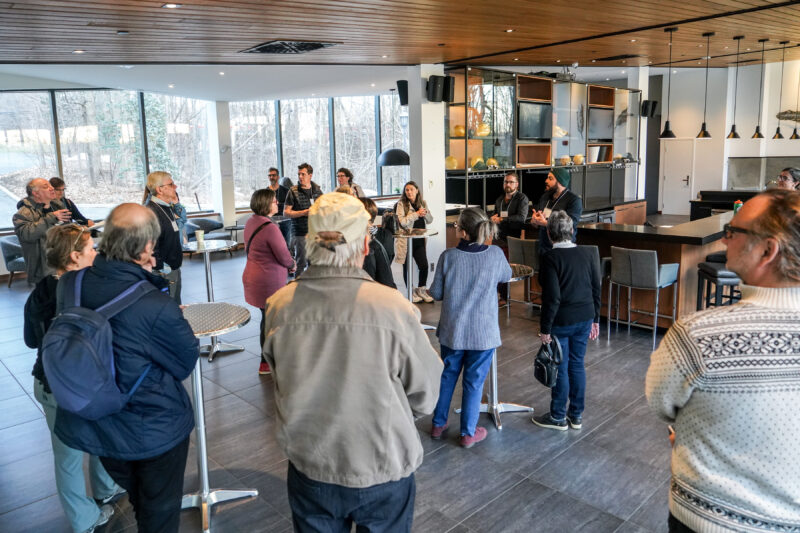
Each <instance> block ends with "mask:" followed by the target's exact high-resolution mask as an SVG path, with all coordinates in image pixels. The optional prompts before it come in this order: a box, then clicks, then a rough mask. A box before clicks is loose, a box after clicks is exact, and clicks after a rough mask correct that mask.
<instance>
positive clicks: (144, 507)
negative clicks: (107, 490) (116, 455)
mask: <svg viewBox="0 0 800 533" xmlns="http://www.w3.org/2000/svg"><path fill="white" fill-rule="evenodd" d="M188 452H189V437H186V440H184V441H183V442H181V443H180V444H178V445H177V446H175V447H174V448H172V449H171V450H168V451H166V452H164V453H162V454H161V455H158V456H156V457H151V458H149V459H142V460H139V461H120V460H118V459H111V458H109V457H101V458H100V461H101V462H102V463H103V466H104V467H105V469H106V471H107V472H108V474H109V475H110V476H111V478H112V479H113V480H114V481H116V482H117V484H118V485H119V486H120V487H122V488H124V489H125V490H127V491H128V498H129V499H130V502H131V505H133V511H134V513H135V514H136V523H137V526H138V530H139V533H176V532H177V531H178V526H179V524H180V518H181V499H182V498H183V472H184V470H185V469H186V455H187V453H188Z"/></svg>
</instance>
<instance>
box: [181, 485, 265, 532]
mask: <svg viewBox="0 0 800 533" xmlns="http://www.w3.org/2000/svg"><path fill="white" fill-rule="evenodd" d="M256 496H258V491H257V490H248V489H243V490H228V489H211V490H210V491H208V494H203V493H202V492H195V493H194V494H184V496H183V499H182V500H181V509H192V508H197V509H200V514H201V517H202V521H203V532H204V533H208V532H209V531H210V530H211V508H212V507H213V506H214V505H216V504H218V503H222V502H227V501H230V500H238V499H239V498H255V497H256Z"/></svg>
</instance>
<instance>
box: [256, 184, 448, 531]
mask: <svg viewBox="0 0 800 533" xmlns="http://www.w3.org/2000/svg"><path fill="white" fill-rule="evenodd" d="M368 221H369V215H368V214H367V212H366V211H365V210H364V207H363V206H362V204H361V202H360V201H359V200H358V199H356V198H354V197H352V196H350V195H347V194H342V193H330V194H326V195H324V196H322V197H321V198H320V199H319V200H317V202H316V203H315V204H314V205H313V206H311V209H310V210H309V213H308V229H309V231H308V259H309V261H310V263H311V267H310V268H309V269H308V271H306V273H305V274H304V275H303V276H302V277H301V278H299V279H298V280H297V281H295V282H294V283H290V284H289V285H287V286H286V287H284V288H282V289H280V290H278V292H276V293H275V294H274V295H272V297H270V298H269V300H267V309H266V318H265V326H264V331H265V332H266V340H265V342H264V349H263V353H264V356H265V357H266V359H267V361H268V362H269V364H270V366H271V367H272V376H273V379H274V381H275V403H276V408H277V411H278V416H277V418H276V420H277V432H278V440H279V442H280V444H281V446H282V447H283V451H284V453H285V454H286V455H287V456H288V458H289V472H288V479H287V484H288V489H289V504H290V505H291V508H292V515H293V519H294V527H295V531H300V532H310V531H349V530H350V527H351V524H352V522H355V523H356V524H358V525H359V526H363V527H365V528H367V529H369V530H370V531H410V530H411V521H412V517H413V514H414V494H415V484H414V471H415V470H416V469H417V468H418V467H419V465H420V464H421V463H422V455H423V450H422V445H421V443H420V439H419V434H418V432H417V429H416V427H415V426H414V417H415V416H420V415H423V414H425V413H430V412H431V411H432V410H433V408H434V405H435V404H436V399H437V397H438V393H439V377H440V375H441V371H442V363H441V361H440V360H439V357H438V356H437V355H436V352H435V351H434V350H433V348H432V347H431V345H430V342H429V341H428V337H427V336H426V334H425V332H424V331H423V329H422V326H421V325H420V323H419V317H420V314H419V311H418V310H417V309H416V308H415V306H413V305H412V304H411V303H410V302H409V301H408V300H406V299H405V298H403V297H402V296H401V295H400V293H399V292H398V291H396V290H393V289H390V288H388V287H386V286H383V285H380V284H379V283H376V282H374V281H372V280H371V279H370V277H369V276H368V275H367V273H366V272H364V271H363V270H362V269H361V266H362V263H363V261H364V257H365V256H366V255H367V253H368V252H369V240H370V235H369V231H368Z"/></svg>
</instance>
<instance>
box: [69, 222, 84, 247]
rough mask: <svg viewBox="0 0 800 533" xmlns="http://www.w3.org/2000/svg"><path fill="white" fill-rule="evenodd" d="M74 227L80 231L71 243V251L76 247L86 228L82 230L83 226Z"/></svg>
mask: <svg viewBox="0 0 800 533" xmlns="http://www.w3.org/2000/svg"><path fill="white" fill-rule="evenodd" d="M75 227H76V228H78V229H79V230H80V231H79V232H78V236H77V237H75V241H73V243H72V248H71V250H74V249H75V247H76V246H78V241H79V240H81V237H82V236H83V234H84V233H86V231H87V230H86V228H84V227H83V226H78V225H77V224H75Z"/></svg>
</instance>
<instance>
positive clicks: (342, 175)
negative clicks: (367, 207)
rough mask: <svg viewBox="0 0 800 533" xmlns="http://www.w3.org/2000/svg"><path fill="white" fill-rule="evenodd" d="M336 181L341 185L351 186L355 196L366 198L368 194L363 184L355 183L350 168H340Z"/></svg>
mask: <svg viewBox="0 0 800 533" xmlns="http://www.w3.org/2000/svg"><path fill="white" fill-rule="evenodd" d="M336 181H337V182H338V184H339V187H342V186H346V187H350V194H352V195H353V196H355V197H356V198H366V197H367V195H366V194H364V190H363V189H362V188H361V186H360V185H359V184H357V183H353V173H352V172H351V171H350V169H349V168H344V167H342V168H340V169H339V170H337V171H336Z"/></svg>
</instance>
